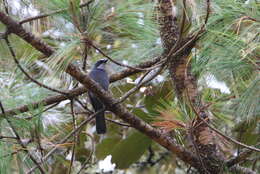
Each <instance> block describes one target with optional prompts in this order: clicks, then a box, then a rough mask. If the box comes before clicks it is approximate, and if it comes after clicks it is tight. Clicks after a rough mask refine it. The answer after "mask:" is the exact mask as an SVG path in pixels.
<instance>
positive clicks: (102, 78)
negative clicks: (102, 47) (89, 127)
mask: <svg viewBox="0 0 260 174" xmlns="http://www.w3.org/2000/svg"><path fill="white" fill-rule="evenodd" d="M106 62H107V59H101V60H99V61H97V62H96V63H95V65H94V66H93V68H92V69H91V71H90V73H89V76H90V77H91V78H92V79H93V80H94V81H96V82H97V83H98V84H99V85H100V86H101V87H102V88H103V89H104V90H106V91H107V90H108V86H109V78H108V74H107V72H106V69H105V64H106ZM88 94H89V98H90V102H91V104H92V106H93V108H94V110H95V111H96V112H98V111H99V110H101V109H103V108H104V104H103V103H102V102H101V101H100V100H99V99H98V97H96V96H95V94H93V93H92V92H89V93H88ZM104 114H105V113H104V111H103V112H101V113H99V114H97V115H96V131H97V133H98V134H104V133H106V122H105V117H104Z"/></svg>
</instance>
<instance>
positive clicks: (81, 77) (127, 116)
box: [0, 12, 200, 169]
mask: <svg viewBox="0 0 260 174" xmlns="http://www.w3.org/2000/svg"><path fill="white" fill-rule="evenodd" d="M0 20H1V21H2V22H3V23H4V24H5V25H6V26H7V27H8V29H9V31H10V32H12V33H14V34H16V35H18V36H19V37H21V38H22V39H24V40H25V41H26V42H28V43H29V44H31V45H32V46H33V47H34V48H36V49H37V50H39V51H41V52H42V53H43V54H45V55H46V56H50V55H51V54H53V53H54V51H53V49H52V48H51V47H49V46H48V45H47V44H46V43H44V42H42V40H40V39H39V38H36V37H35V36H34V35H32V34H31V33H29V32H27V31H26V30H25V29H24V28H23V27H22V26H21V25H19V23H17V22H15V21H14V20H13V19H12V18H10V17H9V16H7V15H5V14H4V13H3V12H0ZM66 72H67V73H68V74H70V75H71V76H73V77H74V78H75V79H76V80H78V81H79V82H80V83H82V84H83V85H84V86H85V87H86V88H87V89H89V90H90V91H91V92H93V93H94V94H95V95H97V96H98V97H99V98H100V99H101V100H102V101H103V102H104V104H105V106H106V107H107V109H108V110H110V111H112V112H113V113H115V115H117V116H118V117H120V118H121V119H122V120H124V121H125V122H127V123H129V124H130V125H131V126H133V127H134V128H135V129H137V130H139V131H140V132H142V133H143V134H145V135H147V136H148V137H150V138H151V139H153V140H154V141H156V142H157V143H159V144H160V145H161V146H163V147H165V148H166V149H168V150H169V151H171V152H173V153H175V154H176V155H177V156H178V157H179V158H180V159H182V160H183V161H184V162H186V163H188V164H190V165H191V166H193V167H194V168H197V169H199V167H200V164H199V161H198V159H197V158H196V157H195V156H194V155H193V154H192V153H191V152H189V151H187V150H186V149H185V148H183V147H181V146H179V145H177V144H176V142H175V140H174V139H173V138H171V137H170V136H169V135H166V134H163V133H162V132H161V131H160V130H158V129H155V128H153V127H152V126H151V125H149V124H147V123H146V122H144V121H143V120H141V119H140V118H138V117H136V116H135V115H134V114H132V113H131V112H129V111H128V110H127V109H126V108H125V107H124V106H123V105H122V104H117V105H115V103H118V100H116V99H114V98H112V96H111V94H109V93H108V92H106V91H104V90H103V89H102V88H101V87H100V86H99V85H98V84H97V83H96V82H94V81H93V80H92V79H91V78H90V77H89V76H88V75H86V74H85V73H83V72H82V71H81V70H80V69H79V68H78V67H76V66H74V65H73V64H69V65H68V67H67V69H66Z"/></svg>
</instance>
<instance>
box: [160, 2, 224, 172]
mask: <svg viewBox="0 0 260 174" xmlns="http://www.w3.org/2000/svg"><path fill="white" fill-rule="evenodd" d="M176 3H177V2H176V0H175V1H174V0H159V1H158V10H159V13H160V15H159V18H158V20H159V24H160V34H161V39H162V43H163V47H164V54H165V55H167V54H168V53H169V52H170V50H171V49H172V48H175V49H176V50H177V49H178V48H180V47H182V46H183V45H184V44H185V43H186V42H188V41H189V40H190V39H191V38H192V35H190V36H187V37H186V38H182V36H181V33H180V27H181V24H179V23H178V21H180V20H177V16H180V15H178V14H176V11H177V10H176ZM178 11H179V12H180V11H182V9H178ZM195 43H196V41H195V40H194V42H193V43H192V44H190V46H189V47H187V48H186V49H185V50H183V51H182V52H181V53H180V54H178V55H177V56H171V57H169V60H168V65H169V66H168V67H169V68H168V69H169V73H170V76H171V78H172V81H173V85H174V87H175V93H176V95H177V97H178V100H179V101H180V102H181V103H183V104H186V105H187V106H189V105H192V106H193V108H194V109H195V112H196V113H198V114H201V113H203V114H204V116H205V114H206V112H204V111H203V110H201V109H200V108H198V107H197V103H201V101H198V100H197V96H198V89H197V79H196V78H195V77H194V76H193V75H192V74H191V65H190V64H189V61H190V60H189V57H190V56H191V50H192V48H193V47H194V46H195ZM186 95H187V96H188V98H185V97H186ZM206 117H207V115H206ZM194 122H195V123H196V124H194V125H192V126H193V127H195V129H192V131H190V134H191V135H190V136H192V137H193V139H194V142H193V146H196V150H194V153H195V152H196V153H195V154H197V156H198V158H200V159H201V160H200V162H201V165H200V167H199V168H197V169H198V170H199V172H200V173H211V174H219V173H220V172H221V170H222V167H223V162H224V161H223V158H222V156H221V154H220V152H219V149H218V148H217V145H216V144H215V142H214V141H206V143H205V141H202V137H203V136H204V135H205V134H206V135H208V136H209V137H212V136H211V134H212V132H211V131H210V130H209V129H208V127H207V125H206V124H203V122H202V121H201V120H200V118H199V116H198V118H197V120H195V121H194ZM212 135H213V134H212Z"/></svg>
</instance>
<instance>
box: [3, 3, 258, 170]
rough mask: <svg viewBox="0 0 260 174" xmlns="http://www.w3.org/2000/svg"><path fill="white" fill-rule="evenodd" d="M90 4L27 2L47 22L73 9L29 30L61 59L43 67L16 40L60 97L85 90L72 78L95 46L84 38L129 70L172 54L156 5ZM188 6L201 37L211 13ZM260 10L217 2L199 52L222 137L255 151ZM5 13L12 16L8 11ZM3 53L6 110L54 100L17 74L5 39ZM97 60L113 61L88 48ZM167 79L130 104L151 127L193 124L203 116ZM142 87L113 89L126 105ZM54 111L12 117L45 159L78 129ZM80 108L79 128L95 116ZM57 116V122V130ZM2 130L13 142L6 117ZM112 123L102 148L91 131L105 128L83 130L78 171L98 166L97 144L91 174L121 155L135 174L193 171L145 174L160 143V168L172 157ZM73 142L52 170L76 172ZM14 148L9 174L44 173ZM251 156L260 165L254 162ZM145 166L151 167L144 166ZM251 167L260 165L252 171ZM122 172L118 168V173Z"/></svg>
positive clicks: (203, 89) (179, 166) (14, 40)
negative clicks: (167, 119)
mask: <svg viewBox="0 0 260 174" xmlns="http://www.w3.org/2000/svg"><path fill="white" fill-rule="evenodd" d="M86 2H88V1H87V0H81V1H80V0H76V1H73V0H37V1H32V0H26V1H21V6H22V8H23V9H24V8H26V7H28V6H30V5H32V6H33V7H34V8H35V9H37V10H38V11H39V13H40V14H46V13H50V12H53V11H56V10H61V9H64V10H62V11H59V12H56V13H51V15H50V16H49V17H47V18H43V19H39V20H37V21H33V22H31V23H26V24H23V26H24V27H25V28H26V29H27V30H28V31H31V32H32V33H34V34H35V35H37V36H38V37H40V38H42V39H43V40H44V41H46V42H47V43H48V44H49V45H51V46H52V47H53V49H54V50H55V54H53V55H52V56H50V57H48V58H44V59H42V55H41V54H40V53H39V52H38V51H36V50H35V49H34V48H33V47H32V46H30V45H29V44H27V43H26V42H25V41H23V40H22V39H20V38H19V37H17V36H15V35H10V37H9V39H10V42H11V44H12V46H13V48H14V50H15V53H16V56H17V58H18V59H19V61H20V64H21V65H22V66H23V67H24V68H25V69H26V71H27V72H29V74H30V75H31V76H32V77H33V78H35V79H37V80H39V81H41V82H43V83H44V84H47V85H49V86H52V87H55V88H57V89H68V88H70V89H71V87H72V86H74V85H75V83H74V81H73V80H72V79H71V78H70V77H69V76H68V75H67V74H66V73H64V71H65V69H66V67H67V65H68V64H69V63H74V64H75V65H77V66H79V67H81V66H82V57H83V52H84V50H85V46H86V45H85V43H83V42H82V40H81V39H82V37H87V38H88V39H90V40H92V41H93V43H94V44H95V45H97V47H98V48H100V49H102V50H103V51H104V52H105V53H106V54H107V55H109V56H111V57H112V58H113V59H115V60H118V61H121V62H122V61H124V60H127V61H128V63H129V64H136V63H139V62H142V61H144V60H149V59H152V58H153V57H155V56H157V55H160V54H161V53H162V45H161V42H160V33H159V29H158V28H159V26H158V24H157V21H156V20H157V18H158V16H157V15H158V14H157V12H156V7H155V5H156V4H155V2H154V1H150V0H125V1H124V2H122V1H121V0H110V1H104V0H94V1H92V2H91V3H89V5H88V6H85V7H83V8H79V5H80V3H86ZM182 3H183V1H181V0H178V2H177V8H178V9H180V8H181V7H183V4H182ZM186 5H187V9H186V11H185V13H186V15H187V20H189V22H187V21H186V22H187V23H186V24H185V30H186V29H187V31H186V32H185V33H184V34H183V35H185V36H186V35H187V34H188V33H191V32H193V31H196V30H197V29H198V28H199V27H200V26H201V24H203V23H204V20H205V14H206V9H205V7H206V5H205V1H204V0H203V1H202V0H195V1H189V3H188V1H187V4H186ZM259 7H260V6H259V4H257V3H255V1H250V2H249V3H248V4H245V3H244V1H237V0H216V1H211V9H210V17H209V21H208V24H207V26H206V30H207V33H206V34H205V35H204V36H203V38H202V39H201V40H200V41H199V43H198V44H197V45H196V47H195V48H194V49H193V51H192V59H191V61H192V64H191V67H192V72H193V73H194V74H195V75H196V77H197V78H198V79H199V83H198V87H199V95H200V96H199V97H200V98H201V99H202V101H204V102H205V103H203V104H206V105H207V106H208V108H207V109H208V110H209V111H210V113H211V114H212V117H213V121H212V123H213V124H214V125H215V127H216V128H218V129H219V130H221V131H222V132H226V133H227V134H228V135H229V136H231V137H236V139H237V140H239V141H241V142H243V143H245V144H248V145H255V144H257V143H258V142H259V115H260V110H259V103H260V101H259V100H260V96H259V95H260V93H259V91H260V90H259V86H260V84H259V82H260V80H259V56H260V55H259V51H260V47H259V28H260V26H259V16H260V8H259ZM0 8H1V10H4V9H3V6H2V4H1V5H0ZM180 11H181V10H178V12H180ZM21 14H22V11H20V13H18V14H17V15H15V14H12V12H11V14H10V16H11V17H12V18H16V19H17V20H18V21H19V20H22V19H23V18H24V16H22V15H21ZM177 17H178V19H177V20H178V21H179V22H180V21H181V19H180V17H181V13H178V14H177ZM188 18H189V19H188ZM0 30H1V32H4V31H5V26H4V25H3V24H0ZM48 33H49V34H48ZM57 33H58V34H57ZM0 53H1V55H0V86H1V88H0V94H1V96H0V100H1V102H2V103H3V105H4V108H5V109H6V110H8V109H13V108H15V107H18V106H21V105H26V104H30V103H33V102H36V101H40V100H42V99H44V98H45V97H47V96H50V95H54V93H53V92H51V91H48V90H46V89H43V88H41V87H39V86H37V85H35V84H34V83H32V82H31V81H30V80H29V79H27V78H26V77H25V76H24V74H22V73H21V71H20V70H19V69H18V68H16V65H15V64H14V61H13V59H12V57H11V55H10V52H9V50H8V49H7V46H6V43H5V41H4V40H0ZM87 54H88V59H87V64H88V65H87V69H88V68H89V66H90V65H91V64H92V63H93V62H95V61H96V60H97V59H100V58H101V57H103V56H102V55H101V54H100V53H98V52H96V51H95V50H94V49H93V48H88V51H87ZM112 68H113V69H114V72H117V71H118V70H119V69H121V67H118V66H112ZM207 76H214V77H215V78H216V79H217V80H219V81H220V82H224V83H225V84H226V85H227V87H228V88H229V90H230V94H226V93H222V92H221V91H220V90H218V89H215V88H214V89H213V88H212V87H209V86H208V85H207V81H206V80H205V79H207V78H206V77H207ZM138 77H140V74H137V75H134V76H132V77H131V79H132V81H135V80H136V79H137V78H138ZM163 77H164V81H163V82H162V83H157V82H155V83H154V82H151V83H149V84H147V85H146V86H145V87H146V89H145V91H142V92H141V91H137V92H136V93H135V94H132V95H131V96H130V97H129V98H128V99H127V100H126V101H124V102H123V105H125V106H126V107H127V108H128V109H129V111H130V112H132V113H133V114H135V115H136V116H137V117H139V118H141V119H142V120H144V121H145V122H147V123H149V124H152V123H153V122H154V121H158V120H160V119H161V118H160V116H159V115H160V112H167V113H171V114H172V115H173V119H175V120H178V121H182V122H183V123H189V122H190V121H191V120H192V119H193V118H194V116H195V115H194V112H193V111H192V110H191V108H190V107H189V106H186V105H182V104H180V103H179V102H178V100H177V99H176V96H175V94H174V88H173V84H172V82H171V80H170V78H169V76H167V75H165V74H163ZM135 86H136V83H128V82H126V80H122V81H120V82H116V83H113V84H112V85H111V87H110V91H111V93H112V94H113V96H114V98H120V97H121V96H122V95H124V94H125V93H127V92H128V91H129V90H130V89H132V88H133V87H135ZM86 98H87V96H86V95H82V96H80V97H79V99H80V100H82V101H83V103H84V105H85V106H87V107H89V105H88V104H87V103H88V101H87V100H86ZM75 103H76V102H75ZM198 105H200V103H198ZM46 108H47V107H44V106H43V105H40V106H39V107H38V108H37V109H34V108H33V107H32V106H31V105H30V106H29V111H28V112H26V113H17V115H16V116H15V117H12V118H10V120H11V121H12V123H13V125H14V126H15V128H16V129H17V131H18V132H19V134H20V135H21V137H22V138H24V139H33V138H35V136H37V134H39V135H40V138H41V139H42V141H41V145H42V147H43V148H44V152H47V151H49V150H50V149H51V148H53V146H54V145H55V144H57V143H58V142H59V141H60V140H61V139H63V138H64V137H65V136H66V135H68V134H69V133H70V132H71V131H72V129H73V126H72V117H71V111H70V107H69V104H66V105H65V104H64V105H58V106H56V107H55V108H52V109H50V110H48V111H45V109H46ZM74 109H75V113H76V119H77V123H78V124H79V123H80V122H81V121H82V120H84V119H85V118H86V115H85V113H84V114H82V112H81V111H82V107H80V106H79V105H78V104H75V108H74ZM106 117H107V118H109V119H112V120H116V121H118V122H122V120H117V119H118V118H117V117H116V116H115V115H113V114H111V113H109V114H106ZM47 118H48V119H51V121H50V122H51V123H49V122H48V119H47ZM46 120H47V121H46ZM52 121H53V122H54V123H52ZM0 124H1V131H0V135H5V136H13V133H12V131H10V127H9V125H8V124H7V122H6V121H5V120H4V119H3V118H2V119H1V122H0ZM107 124H108V133H107V134H106V135H105V137H104V139H103V140H102V141H101V142H99V141H100V139H101V138H100V137H99V136H97V135H95V133H93V140H92V138H89V136H87V135H86V134H85V132H84V131H86V132H88V133H89V132H91V133H89V134H91V136H92V131H91V130H92V129H93V127H94V126H95V125H94V124H93V123H89V124H88V125H87V126H86V127H84V128H83V129H82V132H81V133H80V134H79V137H78V143H76V150H75V154H76V157H75V160H76V161H77V162H75V163H76V164H75V166H73V170H77V168H78V166H77V165H78V164H79V162H80V163H81V164H83V162H84V161H85V160H87V159H88V158H89V155H90V154H91V153H92V150H93V149H92V144H91V143H92V141H93V143H94V144H95V148H94V149H95V153H94V155H93V156H92V157H91V159H90V160H89V163H90V164H91V167H90V166H87V169H86V171H87V172H88V173H94V172H96V171H97V165H95V162H98V161H95V162H94V160H95V159H97V160H102V159H104V158H105V157H106V156H108V155H112V163H116V166H117V168H118V169H125V170H127V171H126V172H128V171H129V172H132V173H140V172H144V173H145V172H147V173H149V172H154V173H159V172H162V173H174V172H176V173H177V172H178V171H179V172H183V171H186V166H185V164H183V163H181V162H179V161H178V159H177V158H176V157H175V156H173V157H170V158H166V159H164V160H162V161H160V160H159V161H158V162H157V163H156V165H154V166H149V165H148V167H147V166H146V168H145V167H144V166H143V163H139V162H140V161H141V162H143V161H144V163H147V158H149V157H150V152H149V151H148V150H147V149H148V147H150V146H151V145H152V147H153V150H154V154H153V155H154V156H153V158H154V160H155V161H156V159H157V158H158V159H160V158H161V157H162V154H164V152H165V150H164V149H163V148H162V147H160V146H159V145H155V144H152V140H151V139H149V138H147V137H146V136H145V135H143V134H141V133H140V132H137V131H133V130H132V129H131V128H128V127H126V126H125V127H121V126H119V125H117V124H114V123H111V122H107ZM234 127H235V128H234ZM233 128H234V129H233ZM232 129H233V130H232ZM241 130H243V132H242V131H241ZM173 132H174V135H173V136H174V138H175V139H176V142H177V143H178V144H179V145H182V146H185V147H186V144H185V143H186V141H185V140H186V139H185V138H186V133H185V130H184V131H183V129H177V130H174V131H173ZM72 140H73V139H72V138H71V139H69V140H68V141H67V143H68V144H64V145H60V146H61V147H59V148H58V149H59V150H57V152H55V155H54V158H52V160H50V161H51V162H50V161H48V163H46V166H48V167H49V168H50V169H52V172H53V173H66V172H67V171H68V170H67V169H68V168H69V165H70V164H69V160H66V159H65V157H66V155H67V152H69V151H71V147H72V144H71V143H72ZM33 141H34V142H33V143H30V144H29V145H28V146H29V148H30V149H36V148H38V144H37V143H36V142H35V140H34V139H33ZM14 142H15V141H9V142H8V141H5V139H0V161H1V162H0V173H4V174H5V173H7V174H8V173H15V172H16V173H24V171H25V169H27V168H32V167H33V166H34V163H33V162H32V161H31V160H30V159H29V158H28V156H26V155H25V153H23V152H18V153H16V154H14V155H10V153H12V152H14V151H15V150H17V149H19V148H20V147H19V145H17V144H15V143H14ZM98 142H99V143H98ZM89 144H91V145H89ZM231 150H236V149H235V148H234V149H231ZM65 151H66V152H65ZM32 152H33V154H34V153H35V152H36V151H34V150H32ZM8 154H9V155H8ZM5 155H7V156H5ZM251 157H252V159H254V158H257V156H254V155H252V156H251ZM49 162H50V163H49ZM13 164H14V165H13ZM139 164H141V167H140V166H138V165H139ZM245 164H246V165H248V166H250V165H251V166H252V164H248V163H245ZM46 166H45V167H46ZM251 166H250V167H251ZM256 167H259V165H258V166H257V165H256ZM46 168H47V167H46ZM89 171H90V172H89ZM118 171H119V170H115V173H117V172H118ZM119 172H121V171H119Z"/></svg>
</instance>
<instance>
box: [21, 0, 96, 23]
mask: <svg viewBox="0 0 260 174" xmlns="http://www.w3.org/2000/svg"><path fill="white" fill-rule="evenodd" d="M92 2H93V0H90V1H88V2H86V3H83V4H80V6H79V8H82V7H86V6H88V5H89V4H90V3H92ZM68 9H69V8H64V9H61V10H56V11H53V12H50V13H47V14H41V15H38V16H34V17H29V18H27V19H24V20H22V21H21V22H19V23H20V24H24V23H27V22H31V21H33V20H37V19H41V18H45V17H48V16H52V15H54V14H58V13H62V12H64V11H67V10H68Z"/></svg>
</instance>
